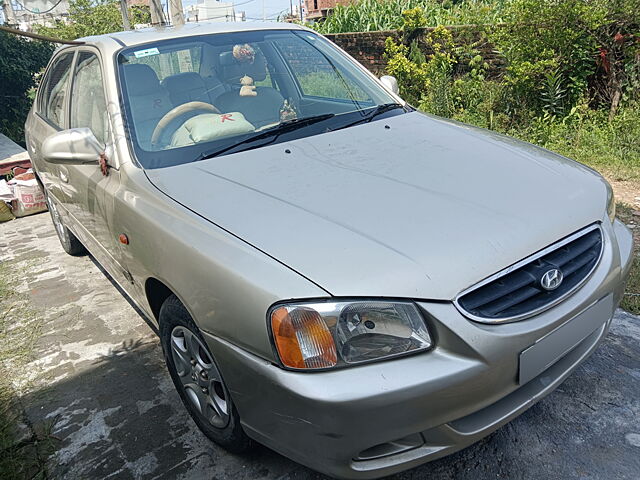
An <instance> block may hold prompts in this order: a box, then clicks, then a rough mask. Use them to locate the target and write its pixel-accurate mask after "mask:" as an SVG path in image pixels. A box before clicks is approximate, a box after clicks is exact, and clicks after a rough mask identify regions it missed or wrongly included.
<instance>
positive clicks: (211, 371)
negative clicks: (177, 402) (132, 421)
mask: <svg viewBox="0 0 640 480" xmlns="http://www.w3.org/2000/svg"><path fill="white" fill-rule="evenodd" d="M159 323H160V340H161V342H162V350H163V352H164V358H165V361H166V363H167V368H168V370H169V374H170V375H171V379H172V380H173V384H174V385H175V387H176V390H177V391H178V394H179V395H180V398H181V399H182V403H184V406H185V407H186V409H187V411H188V412H189V414H190V415H191V418H193V420H194V421H195V423H196V425H197V426H198V428H199V429H200V430H201V431H202V432H203V433H204V434H205V435H206V436H207V437H208V438H209V439H210V440H212V441H214V442H215V443H217V444H218V445H220V446H221V447H223V448H225V449H226V450H228V451H230V452H233V453H243V452H246V451H248V450H249V449H250V448H251V447H252V446H253V442H252V440H251V439H250V438H249V437H248V436H247V434H246V433H245V432H244V430H243V429H242V426H241V425H240V417H239V415H238V411H237V410H236V408H235V406H234V404H233V401H232V400H231V397H230V395H229V392H228V390H227V387H226V386H225V384H224V381H223V379H222V376H221V375H220V370H219V369H218V367H217V364H216V362H215V360H214V358H213V355H212V354H211V351H210V350H209V347H208V346H207V344H206V342H205V341H204V338H203V337H202V334H201V333H200V330H199V329H198V327H197V326H196V324H195V323H194V322H193V319H192V318H191V315H189V312H188V311H187V309H186V308H185V307H184V306H183V305H182V303H181V302H180V300H178V298H177V297H176V296H175V295H171V296H170V297H169V298H167V300H165V302H164V303H163V304H162V307H161V308H160V319H159ZM203 372H205V373H204V374H203ZM203 408H204V413H203Z"/></svg>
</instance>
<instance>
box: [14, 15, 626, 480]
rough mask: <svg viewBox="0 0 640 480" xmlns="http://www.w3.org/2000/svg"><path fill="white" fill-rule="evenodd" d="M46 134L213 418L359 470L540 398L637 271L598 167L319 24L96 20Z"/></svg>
mask: <svg viewBox="0 0 640 480" xmlns="http://www.w3.org/2000/svg"><path fill="white" fill-rule="evenodd" d="M26 132H27V138H26V143H27V146H28V149H29V153H30V155H31V158H32V160H33V163H34V166H35V170H36V171H37V176H38V179H39V181H40V182H41V183H42V185H43V186H44V189H45V192H46V197H47V201H48V204H49V207H50V211H51V216H52V219H53V223H54V225H55V227H56V230H57V233H58V235H59V237H60V241H61V243H62V246H63V248H64V250H65V251H66V252H67V253H69V254H72V255H78V254H82V253H84V252H85V251H88V252H90V253H91V255H93V256H94V257H95V258H96V259H97V261H99V262H100V263H101V264H102V265H103V266H104V268H105V269H106V271H107V272H108V273H109V274H110V275H111V276H112V277H113V279H114V280H115V281H116V282H117V283H118V284H119V285H120V286H121V287H122V290H123V291H124V292H126V294H127V295H128V296H129V297H130V299H131V300H132V301H133V302H135V304H137V305H138V306H139V308H140V309H141V310H142V312H144V314H145V315H146V316H147V317H148V321H150V322H152V323H153V324H154V325H156V326H157V329H158V332H159V335H160V337H161V342H162V346H163V349H164V354H165V357H166V362H167V366H168V369H169V372H170V374H171V377H172V379H173V382H174V383H175V386H176V388H177V390H178V392H179V394H180V396H181V398H182V400H183V402H184V404H185V406H186V408H187V409H188V411H189V413H190V414H191V415H192V417H193V419H194V421H195V423H196V424H197V426H198V427H199V428H200V429H201V430H202V431H203V432H204V433H205V434H206V435H207V436H208V437H209V438H210V439H212V440H213V441H214V442H216V443H218V444H220V445H222V446H223V447H225V448H227V449H229V450H231V451H235V452H241V451H245V450H247V449H248V448H249V447H250V446H251V444H252V443H253V442H254V441H257V442H260V443H262V444H264V445H267V446H268V447H270V448H272V449H273V450H276V451H277V452H280V453H282V454H283V455H286V456H287V457H290V458H292V459H294V460H296V461H298V462H300V463H302V464H304V465H307V466H309V467H311V468H313V469H316V470H319V471H321V472H324V473H327V474H329V475H333V476H336V477H342V478H375V477H379V476H382V475H386V474H390V473H393V472H398V471H401V470H404V469H407V468H410V467H414V466H416V465H419V464H421V463H424V462H427V461H430V460H433V459H436V458H439V457H442V456H444V455H447V454H450V453H452V452H455V451H456V450H459V449H461V448H464V447H466V446H468V445H470V444H472V443H473V442H475V441H477V440H479V439H480V438H482V437H484V436H485V435H487V434H488V433H490V432H492V431H494V430H495V429H497V428H499V427H500V426H501V425H504V424H505V423H507V422H508V421H510V420H511V419H513V418H514V417H516V416H517V415H519V414H520V413H522V412H523V411H525V410H526V409H527V408H529V407H530V406H531V405H533V404H534V403H535V402H536V401H538V400H540V399H541V398H542V397H544V396H545V395H547V394H548V393H550V392H551V391H553V390H554V389H555V388H556V387H557V386H558V385H559V384H560V383H561V382H562V381H563V380H564V379H565V378H567V376H568V375H570V374H571V372H572V371H573V370H574V369H575V368H576V367H577V366H578V365H579V364H580V363H581V362H582V361H584V360H585V359H586V358H587V357H588V356H589V355H590V354H591V353H592V352H593V351H594V349H595V348H596V347H597V345H598V343H599V342H600V341H601V340H602V339H603V337H604V336H605V335H606V334H607V330H608V327H609V323H610V321H611V318H612V314H613V311H614V309H615V308H616V306H617V304H618V302H619V301H620V298H621V296H622V293H623V290H624V284H625V279H626V276H627V274H628V272H629V268H630V258H631V249H632V238H631V235H630V232H629V231H628V230H627V229H626V227H625V226H624V225H623V224H622V223H620V222H619V221H618V220H616V219H615V212H614V208H615V207H614V205H615V204H614V198H613V195H612V191H611V188H610V186H609V185H608V184H607V182H606V181H605V180H604V179H603V178H602V177H601V176H600V175H598V174H597V173H596V172H594V171H592V170H590V169H589V168H587V167H584V166H582V165H580V164H578V163H576V162H574V161H572V160H569V159H567V158H564V157H561V156H559V155H556V154H554V153H552V152H549V151H547V150H544V149H541V148H538V147H535V146H533V145H530V144H526V143H523V142H520V141H517V140H514V139H512V138H508V137H505V136H501V135H498V134H495V133H492V132H489V131H486V130H482V129H478V128H474V127H470V126H467V125H462V124H459V123H456V122H452V121H449V120H445V119H441V118H437V117H434V116H429V115H425V114H423V113H420V112H417V111H415V109H413V108H411V106H409V105H407V104H406V103H405V102H404V101H403V100H402V99H401V98H400V97H399V96H398V95H397V84H396V83H395V80H394V79H393V78H391V77H383V78H382V79H377V78H375V77H374V76H372V75H371V74H370V73H369V72H368V71H367V70H366V69H364V68H363V67H362V66H360V65H359V64H358V63H357V62H355V61H354V60H353V59H352V58H350V57H349V56H348V55H347V54H345V52H343V51H342V50H340V49H339V48H337V47H336V46H335V45H333V44H332V43H330V42H329V41H327V40H326V39H324V38H323V37H322V36H319V35H317V34H315V33H314V32H312V31H310V30H308V29H305V28H303V27H299V26H296V25H290V24H211V25H208V24H191V25H186V26H183V27H179V28H158V29H149V30H141V31H135V32H123V33H115V34H108V35H102V36H96V37H89V38H85V39H81V40H80V43H78V44H76V45H69V46H64V47H62V48H60V49H59V50H57V51H56V52H55V54H54V55H53V58H52V60H51V62H50V64H49V66H48V68H47V71H46V73H45V75H44V78H43V82H42V85H41V87H40V89H39V92H38V94H37V98H36V101H35V103H34V106H33V109H32V111H31V113H30V115H29V118H28V120H27V124H26Z"/></svg>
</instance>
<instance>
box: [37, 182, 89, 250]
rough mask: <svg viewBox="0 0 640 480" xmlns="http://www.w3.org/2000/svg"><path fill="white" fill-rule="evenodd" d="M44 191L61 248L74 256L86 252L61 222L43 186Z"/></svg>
mask: <svg viewBox="0 0 640 480" xmlns="http://www.w3.org/2000/svg"><path fill="white" fill-rule="evenodd" d="M42 191H43V192H44V198H45V199H46V201H47V208H48V209H49V213H50V214H51V221H52V222H53V226H54V227H55V229H56V233H57V234H58V240H60V245H62V249H63V250H64V251H65V252H67V253H68V254H69V255H73V256H74V257H79V256H82V255H86V254H87V249H86V248H84V245H82V243H80V240H78V238H77V237H76V236H75V235H74V234H73V233H71V230H69V229H68V228H67V227H65V225H64V223H63V222H62V217H61V216H60V213H59V212H58V207H57V206H56V204H55V202H54V201H53V200H52V198H51V196H50V195H49V194H48V193H47V191H46V190H44V188H43V189H42Z"/></svg>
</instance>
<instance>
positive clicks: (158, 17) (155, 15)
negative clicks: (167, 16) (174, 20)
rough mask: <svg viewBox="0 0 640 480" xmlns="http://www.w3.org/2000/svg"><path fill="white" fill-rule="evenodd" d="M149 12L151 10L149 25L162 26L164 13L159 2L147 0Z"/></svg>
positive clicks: (157, 0) (158, 0)
mask: <svg viewBox="0 0 640 480" xmlns="http://www.w3.org/2000/svg"><path fill="white" fill-rule="evenodd" d="M149 10H151V25H154V26H158V25H164V24H166V23H167V22H165V21H164V12H163V11H162V5H161V4H160V0H149Z"/></svg>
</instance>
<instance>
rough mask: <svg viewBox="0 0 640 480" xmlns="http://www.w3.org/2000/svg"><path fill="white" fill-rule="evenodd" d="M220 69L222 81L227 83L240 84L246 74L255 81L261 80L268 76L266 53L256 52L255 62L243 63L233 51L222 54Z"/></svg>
mask: <svg viewBox="0 0 640 480" xmlns="http://www.w3.org/2000/svg"><path fill="white" fill-rule="evenodd" d="M220 70H221V77H222V81H223V82H225V83H235V84H239V83H240V79H241V78H242V77H244V76H245V75H248V76H250V77H251V78H253V81H254V82H260V81H262V80H264V79H265V78H267V63H266V62H265V59H264V55H262V53H260V52H256V57H255V59H254V60H253V63H241V62H238V60H236V58H235V57H234V56H233V53H232V52H222V53H221V54H220Z"/></svg>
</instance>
